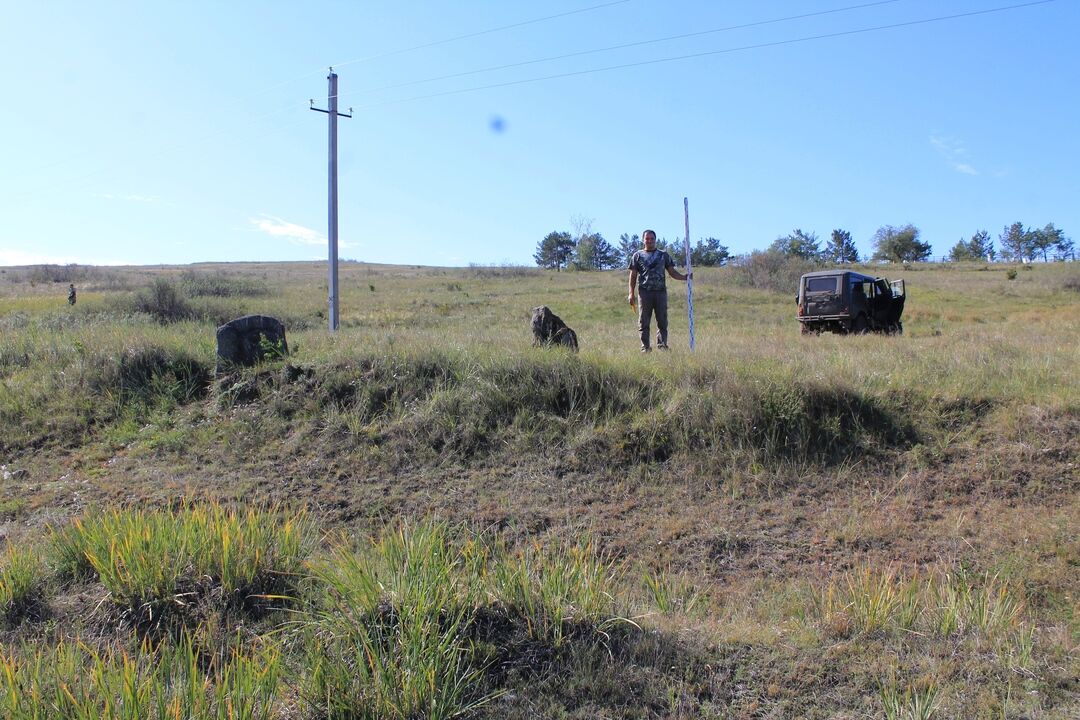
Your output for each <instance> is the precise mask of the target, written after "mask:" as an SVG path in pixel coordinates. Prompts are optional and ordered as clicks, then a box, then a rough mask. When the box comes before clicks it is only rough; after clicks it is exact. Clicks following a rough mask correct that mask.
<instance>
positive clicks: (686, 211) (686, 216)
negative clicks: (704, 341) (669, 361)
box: [682, 198, 694, 351]
mask: <svg viewBox="0 0 1080 720" xmlns="http://www.w3.org/2000/svg"><path fill="white" fill-rule="evenodd" d="M682 204H683V220H684V221H685V224H686V243H685V247H686V275H687V278H686V313H687V317H688V321H689V326H690V350H691V351H693V349H694V281H693V280H691V279H690V277H689V276H690V273H691V272H692V271H693V267H692V266H691V265H690V202H689V201H688V200H687V199H686V198H683V199H682Z"/></svg>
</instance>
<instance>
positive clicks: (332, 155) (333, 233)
mask: <svg viewBox="0 0 1080 720" xmlns="http://www.w3.org/2000/svg"><path fill="white" fill-rule="evenodd" d="M326 79H327V80H329V81H330V87H329V90H328V92H327V96H326V104H327V107H328V108H329V109H328V110H322V109H320V108H317V107H315V101H314V100H312V101H311V109H312V110H314V111H315V112H321V113H326V114H327V116H328V118H329V120H330V151H329V176H330V180H329V188H328V191H329V192H328V195H329V198H328V200H327V206H328V207H327V214H328V215H329V219H328V220H327V235H328V236H329V240H330V282H329V288H330V297H329V304H330V316H329V318H328V320H327V322H328V323H329V326H330V332H337V329H338V217H337V119H338V116H341V117H347V118H351V117H352V108H349V114H347V115H346V114H345V113H339V112H338V111H337V100H338V91H337V73H335V72H334V68H330V75H328V76H327V78H326Z"/></svg>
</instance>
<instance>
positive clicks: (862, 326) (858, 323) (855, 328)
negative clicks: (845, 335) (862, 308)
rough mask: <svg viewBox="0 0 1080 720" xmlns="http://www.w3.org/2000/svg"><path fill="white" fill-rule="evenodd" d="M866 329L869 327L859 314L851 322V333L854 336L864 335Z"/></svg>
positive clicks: (863, 317) (864, 318)
mask: <svg viewBox="0 0 1080 720" xmlns="http://www.w3.org/2000/svg"><path fill="white" fill-rule="evenodd" d="M868 329H869V325H868V324H867V322H866V316H865V315H863V314H861V313H860V314H859V316H858V317H856V318H855V319H854V320H852V321H851V332H852V334H854V335H865V334H866V331H867V330H868Z"/></svg>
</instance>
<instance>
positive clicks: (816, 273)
mask: <svg viewBox="0 0 1080 720" xmlns="http://www.w3.org/2000/svg"><path fill="white" fill-rule="evenodd" d="M838 275H852V276H853V277H856V278H858V279H860V280H873V279H874V278H873V277H871V276H869V275H863V274H862V273H857V272H855V271H854V270H815V271H814V272H808V273H804V274H803V277H804V278H808V277H836V276H838Z"/></svg>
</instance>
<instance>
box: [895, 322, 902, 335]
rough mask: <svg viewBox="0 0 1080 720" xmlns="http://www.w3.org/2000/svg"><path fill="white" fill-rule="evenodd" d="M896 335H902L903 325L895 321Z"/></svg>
mask: <svg viewBox="0 0 1080 720" xmlns="http://www.w3.org/2000/svg"><path fill="white" fill-rule="evenodd" d="M896 334H897V335H903V334H904V323H902V322H900V321H899V320H897V321H896Z"/></svg>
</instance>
